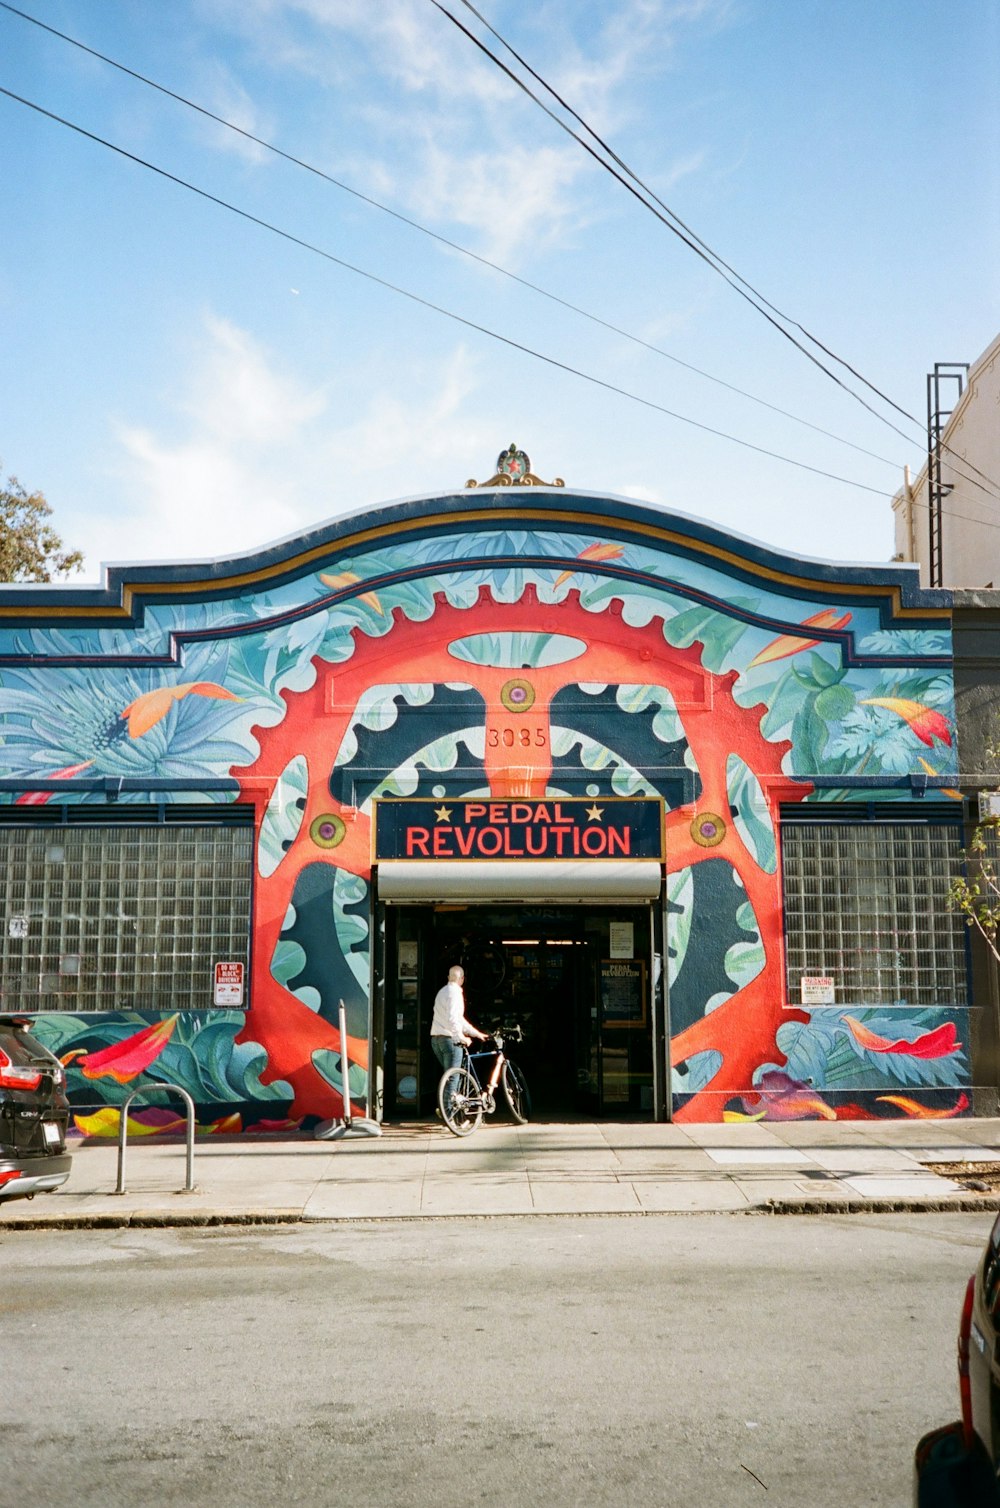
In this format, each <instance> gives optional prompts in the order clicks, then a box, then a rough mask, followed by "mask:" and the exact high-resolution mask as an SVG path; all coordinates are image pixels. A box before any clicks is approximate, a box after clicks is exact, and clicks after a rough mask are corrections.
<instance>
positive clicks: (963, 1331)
mask: <svg viewBox="0 0 1000 1508" xmlns="http://www.w3.org/2000/svg"><path fill="white" fill-rule="evenodd" d="M975 1291H976V1276H975V1273H973V1275H972V1277H971V1278H970V1279H969V1282H968V1286H967V1288H966V1290H965V1302H964V1304H963V1305H962V1321H961V1324H960V1325H959V1329H958V1393H959V1397H960V1398H961V1400H962V1433H963V1435H964V1437H965V1444H966V1447H967V1448H968V1447H970V1446H971V1445H972V1439H973V1430H972V1379H971V1378H970V1376H969V1339H970V1337H971V1335H972V1300H973V1296H974V1294H975Z"/></svg>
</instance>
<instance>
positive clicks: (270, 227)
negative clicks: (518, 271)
mask: <svg viewBox="0 0 1000 1508" xmlns="http://www.w3.org/2000/svg"><path fill="white" fill-rule="evenodd" d="M0 94H2V95H4V96H5V97H6V98H7V99H10V100H13V101H14V102H15V103H16V104H19V105H24V106H25V107H26V108H27V109H29V110H33V111H35V112H36V113H37V114H38V115H42V116H44V117H45V118H46V119H48V120H51V121H53V122H54V123H55V124H57V125H60V126H65V127H66V128H67V129H68V130H70V131H74V132H75V133H76V134H77V135H78V136H82V137H85V138H86V139H87V140H88V141H92V142H94V143H95V144H96V145H98V146H101V147H105V148H107V149H108V150H109V151H111V152H114V153H116V154H117V155H118V156H119V157H123V158H125V159H126V160H127V161H129V162H133V163H135V164H136V165H137V166H138V167H142V168H146V169H147V170H148V171H149V172H151V173H155V174H156V175H157V176H158V177H160V178H164V179H166V180H167V181H168V182H170V183H174V184H176V185H177V186H178V187H179V188H183V189H187V190H188V191H189V192H190V193H192V194H196V195H197V196H198V197H199V198H201V199H205V200H207V201H208V202H209V203H211V204H215V205H217V206H218V207H219V208H220V209H224V210H227V211H228V212H229V213H230V214H233V215H237V216H239V218H240V219H242V220H245V221H248V222H249V223H250V224H252V225H256V226H259V227H260V229H262V230H266V231H268V232H270V233H271V234H272V235H275V236H279V237H281V239H282V240H284V241H288V242H290V243H291V244H292V245H294V246H298V247H300V248H301V249H302V250H304V251H308V252H310V253H311V254H312V255H314V256H318V257H322V258H323V260H324V261H327V262H331V263H333V264H334V265H335V266H337V267H341V268H343V269H344V270H345V271H347V272H353V273H355V274H356V275H357V276H358V277H362V278H365V279H366V280H367V281H368V282H371V283H375V284H376V285H377V286H379V287H381V288H385V289H388V290H389V291H390V292H391V293H397V294H399V295H400V296H401V297H402V298H406V299H409V300H410V301H411V302H412V303H415V304H419V305H420V306H421V307H422V308H424V309H430V310H431V311H432V312H433V313H435V314H440V315H443V316H444V318H446V319H450V320H453V321H454V322H455V323H456V324H459V325H462V326H464V327H465V328H466V329H468V330H475V331H476V332H477V333H478V334H480V335H486V336H488V337H489V338H490V339H491V340H495V341H498V342H499V343H500V344H501V345H505V346H507V347H509V348H510V349H511V350H515V351H520V352H522V353H523V354H524V355H526V356H531V357H533V358H534V359H535V360H536V361H541V362H544V363H545V364H546V365H547V366H551V367H555V368H556V369H557V370H559V371H562V372H566V373H568V374H569V375H570V376H573V377H579V378H580V379H581V380H582V381H584V382H589V383H592V384H593V385H594V386H595V387H599V388H603V389H604V390H605V391H606V392H610V393H615V394H616V395H617V396H619V397H621V398H627V399H628V400H629V401H630V402H632V403H638V404H641V405H642V407H644V408H648V409H653V410H654V411H655V412H657V413H661V414H665V415H666V416H667V417H668V418H670V419H676V420H678V421H679V422H680V423H682V424H688V425H690V426H692V427H693V428H695V429H699V430H701V431H702V432H703V433H705V434H710V435H714V436H715V437H716V438H717V439H720V440H728V441H730V442H731V443H732V444H734V445H739V446H740V447H741V448H743V449H744V450H751V451H754V452H756V453H757V454H758V455H763V456H767V457H768V458H769V459H771V460H776V461H781V462H783V463H784V464H785V465H788V466H794V467H796V468H797V469H798V470H800V471H808V472H811V473H812V474H813V475H814V476H822V477H826V478H827V479H828V480H830V481H834V482H840V483H842V484H843V485H845V486H848V487H854V488H857V489H858V490H860V491H862V492H870V493H873V494H874V495H875V496H876V497H886V498H887V497H891V495H892V494H891V493H888V492H883V491H882V490H881V489H879V488H877V487H869V486H868V485H867V484H866V483H864V482H858V481H854V480H853V479H852V478H851V477H843V476H838V475H837V474H836V473H834V472H831V471H825V470H824V469H823V468H822V467H819V466H810V465H809V464H808V463H807V462H805V461H797V460H795V459H794V458H793V457H791V456H786V455H782V454H781V453H780V452H778V451H774V450H768V449H767V448H766V447H765V446H763V445H754V444H753V443H752V442H751V441H750V440H743V439H740V438H739V437H738V436H736V435H731V434H728V433H726V431H724V430H720V429H715V428H713V427H712V426H711V425H708V424H702V423H701V422H700V420H698V419H692V418H691V417H690V416H689V415H687V414H680V413H677V412H676V411H675V410H674V409H670V408H666V407H665V406H664V405H663V404H661V403H656V402H654V401H653V400H652V399H651V398H644V397H642V396H641V394H639V393H633V392H630V391H629V390H628V389H626V388H622V387H618V386H617V385H616V384H615V383H612V382H607V381H606V380H605V379H604V378H602V377H596V376H594V374H593V373H590V372H584V371H582V370H581V369H580V368H578V367H574V366H570V365H569V363H567V362H564V361H559V360H558V359H557V358H556V357H554V356H547V355H546V354H545V353H544V352H542V351H538V350H535V349H534V347H532V346H527V345H524V344H523V343H522V342H521V341H517V340H513V339H511V337H510V336H508V335H502V334H501V333H500V332H499V331H497V330H492V329H490V328H489V326H487V325H482V324H479V323H478V322H477V321H475V320H472V319H467V318H466V317H465V316H464V315H462V314H457V313H456V312H455V311H454V310H452V309H447V308H445V307H444V306H443V305H441V304H436V303H434V302H433V301H432V300H431V299H427V298H424V297H422V296H421V295H420V294H418V293H414V292H412V291H411V290H410V289H407V288H403V287H401V286H400V285H399V284H397V283H392V282H390V281H389V280H388V278H383V277H379V276H378V274H377V273H374V272H369V271H368V270H367V269H366V268H363V267H358V266H357V265H356V264H355V263H353V262H348V261H346V260H345V259H344V258H343V257H338V256H336V255H334V253H333V252H330V251H326V250H325V249H324V248H323V247H321V246H317V245H315V244H314V243H313V242H311V241H306V240H304V239H303V238H302V237H301V236H297V235H294V234H293V233H292V232H291V231H288V230H283V229H282V228H281V227H280V226H278V225H275V224H273V223H272V222H271V221H269V220H264V219H262V218H261V216H259V215H254V214H251V212H250V211H249V210H245V209H240V208H239V206H238V205H235V204H231V203H230V202H229V201H228V200H227V199H223V198H221V197H220V196H219V195H218V194H213V193H210V192H209V191H208V189H203V188H199V187H198V186H197V184H194V183H191V182H190V181H189V180H188V179H186V178H181V177H179V176H178V175H177V174H176V173H171V172H169V171H168V170H167V169H166V168H161V167H158V166H157V164H156V163H153V162H150V161H148V159H146V158H144V157H139V156H137V155H136V153H134V152H129V151H128V150H127V149H126V148H125V147H120V146H117V145H116V144H115V143H114V142H112V141H108V140H107V139H106V138H105V137H103V136H98V135H97V134H96V133H95V132H93V131H88V130H87V129H86V128H85V127H84V126H80V125H77V124H76V122H75V121H71V120H67V119H66V117H65V116H62V115H57V114H56V113H55V112H54V111H52V110H47V109H46V108H45V107H44V106H43V105H40V104H37V103H36V102H35V101H34V100H30V99H26V98H25V97H24V96H23V95H20V94H15V93H14V91H13V90H12V89H5V88H3V86H0Z"/></svg>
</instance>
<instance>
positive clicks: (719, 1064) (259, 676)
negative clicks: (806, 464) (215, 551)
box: [0, 447, 974, 1135]
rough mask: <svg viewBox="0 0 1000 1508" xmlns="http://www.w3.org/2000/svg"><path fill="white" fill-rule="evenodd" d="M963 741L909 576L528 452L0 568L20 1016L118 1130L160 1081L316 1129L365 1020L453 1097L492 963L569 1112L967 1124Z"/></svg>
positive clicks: (4, 790) (400, 1071) (8, 964)
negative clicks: (283, 533)
mask: <svg viewBox="0 0 1000 1508" xmlns="http://www.w3.org/2000/svg"><path fill="white" fill-rule="evenodd" d="M956 761H957V749H956V736H955V727H954V678H953V669H952V644H951V618H950V598H949V597H948V595H947V594H945V593H941V592H937V593H929V592H926V591H921V589H920V587H919V584H918V580H917V572H916V569H915V568H913V567H897V566H879V567H841V566H832V565H828V564H823V563H818V562H813V561H805V560H801V559H798V558H793V557H782V556H780V555H778V554H775V553H774V552H773V551H770V550H767V549H765V548H763V547H761V546H758V545H755V544H753V543H751V542H749V541H747V540H745V539H742V538H736V537H732V536H728V535H725V534H723V533H721V532H720V531H718V530H715V529H713V528H712V527H710V526H708V525H706V524H704V523H702V522H699V521H697V520H694V519H691V518H687V517H683V516H679V515H675V514H670V513H666V512H663V511H660V510H655V509H650V508H647V507H643V506H639V505H636V504H635V503H632V502H629V501H627V500H624V499H621V498H616V497H608V496H603V495H597V494H592V493H587V492H577V491H572V490H570V489H568V488H565V487H563V486H562V485H561V484H560V485H553V486H542V485H538V478H536V477H533V476H532V474H531V472H530V463H529V462H528V459H527V457H526V456H524V455H523V453H522V452H518V451H516V450H515V449H514V447H511V450H510V451H508V452H504V453H503V455H502V456H501V458H500V462H499V463H498V472H497V475H496V476H495V477H494V478H492V479H491V482H490V483H489V484H486V485H484V486H481V487H475V486H473V485H472V484H470V485H468V486H467V487H466V488H465V489H463V490H461V491H459V492H457V493H454V494H449V495H444V496H439V497H432V498H424V499H418V500H415V501H409V502H404V503H399V504H395V505H392V506H388V507H386V508H384V509H382V510H379V511H373V512H369V513H366V514H363V515H357V516H354V517H350V518H347V519H344V520H341V521H338V522H336V523H333V524H330V525H327V526H325V527H324V528H322V529H319V530H316V531H315V532H313V533H311V534H308V535H306V536H304V537H301V538H297V539H294V540H289V541H285V542H283V543H281V544H278V545H275V546H273V547H271V548H269V549H267V550H264V551H262V552H259V553H257V554H254V555H250V556H245V557H242V558H235V559H233V560H231V561H215V562H209V563H205V564H203V565H197V564H195V565H192V564H183V565H168V566H163V567H159V568H154V567H150V566H143V567H135V568H132V567H114V568H111V569H110V571H109V573H108V577H107V581H106V583H105V584H104V585H103V586H101V587H92V588H79V587H64V588H38V587H33V588H23V587H21V588H7V589H5V590H4V591H3V592H2V593H0V802H2V807H0V844H2V847H3V864H2V866H0V868H2V879H0V907H2V913H0V992H2V993H0V1009H3V1010H8V1011H9V1010H18V1011H26V1012H30V1013H31V1014H32V1015H33V1016H34V1017H35V1018H36V1028H35V1029H36V1031H37V1033H38V1035H39V1036H40V1037H41V1038H42V1040H43V1041H45V1042H46V1044H47V1045H48V1046H50V1047H51V1049H52V1050H53V1051H54V1052H56V1053H57V1054H58V1056H59V1057H60V1058H62V1059H63V1061H64V1062H65V1063H66V1066H67V1074H68V1082H69V1091H70V1095H71V1100H72V1102H73V1104H74V1108H75V1113H76V1117H77V1124H78V1125H79V1127H80V1129H81V1130H82V1131H83V1132H84V1133H85V1134H95V1135H97V1134H113V1133H114V1131H115V1130H116V1129H117V1124H118V1107H119V1106H120V1105H121V1104H122V1103H123V1101H124V1100H125V1098H126V1096H127V1095H129V1094H130V1093H131V1092H132V1090H133V1089H135V1088H136V1087H140V1086H144V1087H151V1086H153V1085H155V1084H157V1083H164V1082H166V1083H172V1084H177V1085H180V1086H181V1087H183V1088H185V1089H186V1090H188V1092H189V1093H190V1094H191V1095H192V1097H193V1098H194V1100H195V1103H196V1106H197V1111H198V1117H199V1123H200V1125H201V1127H202V1129H203V1130H205V1131H217V1132H233V1131H244V1132H247V1133H253V1132H254V1131H268V1130H275V1129H278V1130H280V1129H284V1128H287V1129H289V1130H291V1129H298V1128H302V1129H304V1130H307V1131H308V1129H309V1128H310V1127H311V1126H312V1125H313V1124H314V1123H315V1121H316V1120H317V1119H319V1120H322V1119H326V1118H330V1117H335V1116H337V1115H338V1114H340V1112H341V1110H342V1102H341V1098H340V1092H339V1090H340V1084H341V1077H340V1075H341V1053H342V1052H343V1051H345V1050H346V1053H347V1057H348V1067H349V1083H350V1086H351V1097H352V1102H353V1104H354V1107H355V1109H356V1110H358V1111H365V1112H366V1113H368V1114H369V1115H378V1116H383V1117H385V1118H387V1119H399V1118H403V1117H407V1116H420V1115H425V1114H427V1113H428V1112H429V1110H430V1108H431V1107H432V1105H433V1103H434V1090H435V1086H436V1080H437V1074H438V1070H437V1068H436V1066H435V1063H434V1060H433V1056H432V1054H431V1052H430V1046H429V1040H428V1030H429V1023H430V1011H431V1007H432V1003H433V996H434V992H435V991H436V989H437V988H438V987H439V985H440V984H441V983H442V982H443V980H444V977H445V971H446V969H447V967H448V966H449V965H450V964H451V963H454V962H462V963H463V964H464V966H465V969H466V975H467V980H466V988H467V1001H468V1010H469V1014H470V1015H471V1016H472V1019H473V1020H475V1021H477V1023H479V1024H482V1025H486V1026H488V1025H491V1024H499V1023H501V1022H507V1021H510V1020H512V1019H515V1020H517V1021H519V1022H520V1023H521V1025H522V1026H523V1029H524V1042H523V1045H522V1048H521V1050H520V1052H519V1054H518V1057H519V1061H520V1062H521V1063H522V1066H523V1067H524V1069H525V1072H526V1075H527V1077H528V1080H529V1083H530V1084H531V1086H532V1090H533V1095H534V1100H535V1105H536V1109H537V1111H538V1112H539V1113H540V1114H543V1115H547V1116H550V1117H559V1116H563V1115H572V1114H586V1115H620V1116H628V1117H634V1118H637V1119H638V1118H649V1117H657V1118H661V1119H662V1118H667V1117H668V1116H672V1117H674V1118H676V1119H678V1120H689V1121H698V1120H705V1121H719V1120H723V1119H735V1120H743V1119H765V1120H766V1119H773V1118H777V1117H801V1116H812V1117H820V1118H826V1119H833V1118H859V1117H861V1118H868V1117H876V1116H901V1115H905V1116H914V1117H924V1116H934V1117H937V1116H952V1115H958V1114H962V1113H963V1112H965V1111H967V1110H969V1109H970V1108H971V1105H972V1090H971V1085H972V1082H973V1079H974V1072H973V1062H972V1056H971V1054H970V1040H971V1039H972V1036H973V1035H974V1020H973V1019H972V1018H973V1016H974V1011H973V1010H972V1007H971V1005H970V998H969V984H968V980H969V961H968V949H967V940H966V937H965V933H964V930H963V928H962V926H961V925H960V923H959V922H957V921H956V919H955V918H954V917H953V916H952V915H951V914H950V913H949V912H948V911H947V908H946V906H945V904H944V896H945V893H946V890H947V886H948V882H949V878H950V876H951V874H952V873H953V871H954V866H955V864H956V863H957V862H959V856H960V851H961V847H962V841H963V835H962V828H961V804H960V801H959V800H957V799H956V798H957V797H958V792H957V791H956V790H955V789H954V788H953V784H952V783H951V782H954V780H955V772H956V769H957V763H956ZM340 1001H343V1002H344V1004H345V1007H346V1013H347V1041H346V1043H342V1042H341V1041H340V1034H339V1031H338V1028H337V1019H338V1008H339V1002H340ZM130 1119H133V1120H134V1128H135V1129H136V1130H137V1131H141V1130H146V1131H151V1130H158V1129H162V1128H163V1127H164V1126H170V1125H175V1124H177V1122H178V1112H177V1110H176V1108H175V1107H174V1105H172V1104H169V1103H168V1102H167V1101H165V1100H164V1099H163V1098H162V1097H159V1098H158V1097H157V1096H155V1095H151V1096H150V1097H148V1098H145V1099H144V1098H140V1099H139V1100H137V1101H136V1102H135V1103H134V1104H133V1107H132V1109H131V1111H130Z"/></svg>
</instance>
